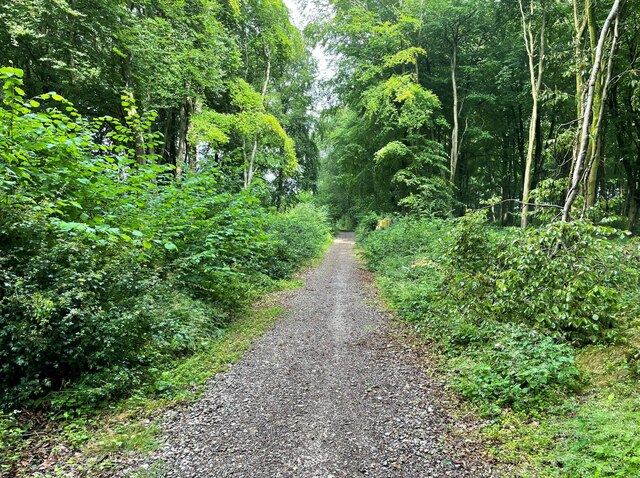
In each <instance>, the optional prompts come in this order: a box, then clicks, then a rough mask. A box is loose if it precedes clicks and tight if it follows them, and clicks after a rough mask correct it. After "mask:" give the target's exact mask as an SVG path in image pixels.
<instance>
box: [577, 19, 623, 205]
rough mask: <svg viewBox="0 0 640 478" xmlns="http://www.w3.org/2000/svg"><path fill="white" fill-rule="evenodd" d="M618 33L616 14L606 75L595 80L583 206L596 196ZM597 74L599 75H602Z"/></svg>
mask: <svg viewBox="0 0 640 478" xmlns="http://www.w3.org/2000/svg"><path fill="white" fill-rule="evenodd" d="M619 35H620V32H619V17H617V16H616V20H615V25H614V33H613V39H612V40H611V49H610V51H609V59H608V61H607V72H606V77H605V79H604V82H603V81H601V80H600V81H597V82H596V84H597V86H599V87H600V88H596V93H595V98H594V113H593V120H592V122H591V132H590V135H589V139H590V140H591V157H590V160H589V169H588V176H587V181H586V187H585V192H586V193H585V208H590V207H593V206H594V205H595V203H596V198H597V192H598V188H597V185H598V171H599V170H600V162H601V160H602V153H603V151H602V149H603V135H602V134H601V132H602V129H603V122H604V111H605V105H606V101H607V94H608V91H609V85H610V83H611V75H612V73H613V61H614V58H615V52H616V47H617V44H618V38H619ZM598 76H599V77H601V76H602V75H598ZM596 113H597V116H596Z"/></svg>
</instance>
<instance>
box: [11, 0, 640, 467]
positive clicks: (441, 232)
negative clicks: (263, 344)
mask: <svg viewBox="0 0 640 478" xmlns="http://www.w3.org/2000/svg"><path fill="white" fill-rule="evenodd" d="M296 11H300V12H307V13H306V15H305V18H304V22H303V23H304V28H302V27H301V26H299V24H300V19H295V24H296V25H298V26H295V25H294V18H293V17H292V16H291V14H290V10H289V9H288V8H287V5H285V3H284V2H283V1H282V0H117V1H113V0H0V83H2V85H3V87H2V92H1V93H0V98H1V99H2V106H1V107H0V411H1V412H0V475H1V476H5V475H6V476H112V475H110V473H112V472H113V470H115V469H117V468H118V466H120V465H119V464H120V462H119V460H118V458H117V457H118V456H120V455H122V454H123V453H130V452H135V453H144V452H147V451H149V449H151V448H153V446H154V443H155V442H154V433H155V429H154V427H149V426H147V425H141V424H142V423H148V422H149V421H150V420H151V421H152V420H153V417H155V416H156V414H157V413H158V410H161V409H163V408H166V407H167V406H172V404H175V403H182V402H185V401H188V400H192V399H193V396H194V394H196V392H194V390H198V389H199V388H201V387H202V385H203V384H204V383H205V382H206V381H207V380H208V379H209V378H210V377H211V376H213V375H214V374H215V373H217V372H218V371H220V370H224V369H225V368H226V367H227V366H228V365H229V364H230V363H232V362H234V361H235V360H237V359H238V358H239V356H240V355H241V352H242V351H243V350H244V349H246V347H248V343H249V341H250V339H251V338H254V337H256V336H257V335H259V334H260V333H261V332H263V331H264V330H265V329H266V328H267V327H268V326H269V324H270V323H272V321H273V320H275V319H276V318H277V315H278V314H279V311H277V310H276V309H275V308H272V309H264V310H262V309H261V311H260V310H258V311H257V310H256V308H255V307H254V305H255V303H256V302H258V301H259V300H260V299H261V298H264V297H265V296H266V295H267V294H268V293H269V292H271V291H274V290H281V289H285V288H294V287H296V285H297V284H298V282H297V281H298V280H297V279H295V278H294V274H295V273H296V272H297V271H299V270H300V269H301V268H302V267H305V266H308V265H310V264H312V263H313V261H314V260H317V259H318V258H319V257H321V256H322V254H323V252H324V250H325V249H326V247H327V246H328V244H329V243H330V242H331V240H332V235H333V233H335V232H337V231H340V230H356V232H357V237H358V245H359V251H360V255H361V257H362V259H363V260H364V262H365V263H366V265H367V267H369V268H370V269H371V270H373V271H374V273H375V276H376V281H377V284H378V287H379V288H380V291H381V293H382V296H383V298H384V300H385V302H387V303H388V305H389V306H390V307H391V308H392V309H393V310H394V311H395V312H396V314H397V315H398V316H399V317H400V318H401V319H402V320H403V321H405V322H406V323H407V324H409V326H410V327H411V328H415V330H416V332H417V334H418V335H420V336H421V337H422V338H423V339H424V340H426V341H427V342H428V343H429V344H430V346H431V349H433V351H434V352H433V353H434V356H435V357H436V360H437V363H438V368H439V370H440V372H441V373H442V375H443V377H444V379H445V382H446V384H447V385H446V388H447V390H448V392H450V393H452V394H455V395H456V396H458V397H460V398H461V399H462V400H463V401H464V405H463V406H464V407H466V408H465V409H466V411H467V412H468V413H470V414H473V415H474V416H476V417H478V419H479V420H481V422H482V426H481V430H480V434H481V436H482V439H483V440H484V441H485V442H486V443H487V448H488V450H489V451H488V452H489V454H490V455H491V456H492V457H493V459H494V460H496V461H497V462H499V463H502V464H504V465H505V467H506V468H505V469H506V470H509V471H508V472H509V473H510V474H512V475H513V476H530V477H541V476H571V477H583V476H584V477H586V476H602V477H604V476H624V477H627V476H629V477H631V476H640V390H639V388H638V378H640V306H639V304H640V292H639V290H640V288H639V287H640V242H639V241H638V239H637V237H636V234H637V233H638V232H640V219H639V215H640V211H639V207H640V2H639V1H638V0H570V1H569V0H509V1H500V0H493V1H492V0H358V1H354V0H324V1H322V2H305V1H300V2H299V3H298V4H297V9H296ZM301 28H302V30H301ZM313 51H315V52H316V53H315V55H314V54H313ZM318 51H320V52H321V53H320V54H321V55H322V56H323V58H322V61H321V62H320V66H319V64H318V58H317V55H318V53H317V52H318ZM324 63H328V66H327V65H324V67H322V64H324ZM320 68H324V69H325V70H327V71H319V69H320ZM320 78H322V79H320ZM298 285H299V284H298ZM61 444H64V446H61ZM70 450H71V451H70ZM70 453H72V455H70ZM51 456H54V457H56V460H57V462H56V463H54V464H53V465H51V464H50V463H49V464H48V465H47V466H50V468H51V469H46V470H45V471H42V469H43V468H41V467H42V466H43V465H42V463H43V461H46V460H44V457H51ZM70 457H72V458H70ZM78 461H80V462H82V466H81V467H80V468H79V467H78ZM45 468H46V467H45ZM54 469H55V470H56V471H51V470H54ZM54 473H56V474H54Z"/></svg>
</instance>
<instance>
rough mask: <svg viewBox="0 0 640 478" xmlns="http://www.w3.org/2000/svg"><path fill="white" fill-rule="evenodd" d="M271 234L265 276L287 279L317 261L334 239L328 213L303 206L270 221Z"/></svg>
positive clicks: (310, 206) (276, 216)
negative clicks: (313, 259) (311, 259)
mask: <svg viewBox="0 0 640 478" xmlns="http://www.w3.org/2000/svg"><path fill="white" fill-rule="evenodd" d="M267 233H268V234H269V237H270V239H271V241H272V244H271V248H270V250H269V252H268V254H267V256H268V258H267V263H266V264H265V272H266V273H267V274H268V275H270V276H271V277H275V278H283V277H286V276H288V275H289V274H291V273H292V272H293V271H295V270H297V269H299V268H300V266H302V265H303V264H304V263H305V262H306V261H308V260H309V259H310V258H312V257H316V256H317V255H318V254H319V253H320V252H321V251H322V249H323V247H324V246H325V245H326V244H327V243H328V241H329V240H330V238H331V226H330V224H329V216H328V214H327V211H326V210H325V209H324V208H322V207H317V206H313V205H312V204H308V203H302V204H298V205H297V206H295V207H294V208H292V209H290V210H289V211H287V212H286V213H284V214H274V215H272V216H271V217H270V221H269V225H268V227H267Z"/></svg>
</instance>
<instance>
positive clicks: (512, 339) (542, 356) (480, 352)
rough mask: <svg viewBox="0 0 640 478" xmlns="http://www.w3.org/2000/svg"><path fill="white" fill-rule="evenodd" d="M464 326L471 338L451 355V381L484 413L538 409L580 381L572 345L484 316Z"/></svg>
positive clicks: (559, 396) (568, 390) (574, 388)
mask: <svg viewBox="0 0 640 478" xmlns="http://www.w3.org/2000/svg"><path fill="white" fill-rule="evenodd" d="M468 332H471V333H470V334H469V337H468V340H471V343H469V344H468V346H467V348H466V349H465V351H464V352H463V353H462V354H460V355H458V356H456V357H454V358H452V359H451V361H450V364H451V367H452V368H453V369H454V370H455V372H454V377H453V380H452V385H453V387H454V389H455V390H456V391H458V392H459V393H460V394H461V395H462V396H464V397H465V398H466V399H468V400H470V401H472V402H473V403H476V404H478V405H479V408H480V410H481V412H482V413H485V414H491V415H497V414H499V413H500V412H501V409H502V408H511V409H513V410H515V411H522V412H531V411H533V410H537V409H542V408H545V407H548V406H549V405H551V404H553V403H556V402H557V401H558V400H559V399H562V398H564V397H565V396H566V394H567V393H570V392H574V391H576V390H577V389H578V387H579V385H580V382H579V372H578V369H577V368H576V367H575V365H574V358H573V350H572V349H571V347H569V346H568V345H566V344H559V343H556V342H555V341H554V340H553V339H552V338H550V337H547V336H545V335H543V334H542V333H540V332H539V331H536V330H535V329H534V330H531V329H529V328H527V327H526V326H522V325H519V324H499V323H495V322H485V323H483V324H481V325H480V326H479V327H478V328H477V329H471V330H469V331H468Z"/></svg>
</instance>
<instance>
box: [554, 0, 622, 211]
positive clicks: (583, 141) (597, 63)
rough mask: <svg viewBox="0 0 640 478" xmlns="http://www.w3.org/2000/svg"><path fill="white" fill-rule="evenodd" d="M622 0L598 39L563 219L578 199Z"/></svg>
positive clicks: (614, 5)
mask: <svg viewBox="0 0 640 478" xmlns="http://www.w3.org/2000/svg"><path fill="white" fill-rule="evenodd" d="M621 1H622V0H614V2H613V5H612V7H611V11H610V12H609V15H608V16H607V19H606V20H605V22H604V25H603V26H602V30H601V31H600V38H599V39H598V45H597V47H596V51H595V56H594V60H593V65H592V68H591V74H590V76H589V84H588V89H587V92H586V97H585V104H584V108H583V113H582V115H581V117H582V131H581V135H580V146H579V148H578V155H577V156H576V159H575V165H574V167H573V174H572V177H571V184H570V187H569V190H568V191H567V198H566V200H565V204H564V208H563V211H562V220H563V221H569V220H570V217H571V207H572V206H573V203H574V202H575V200H576V197H577V195H578V190H579V188H580V184H581V182H582V174H583V172H584V162H585V158H586V155H587V150H588V146H589V142H590V138H589V131H590V126H591V119H592V117H593V102H594V96H595V88H596V82H597V79H598V74H599V73H600V70H601V67H602V56H603V52H604V44H605V41H606V39H607V36H608V34H609V29H610V27H611V23H612V22H613V21H614V19H616V24H617V17H618V10H619V9H620V3H621Z"/></svg>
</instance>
